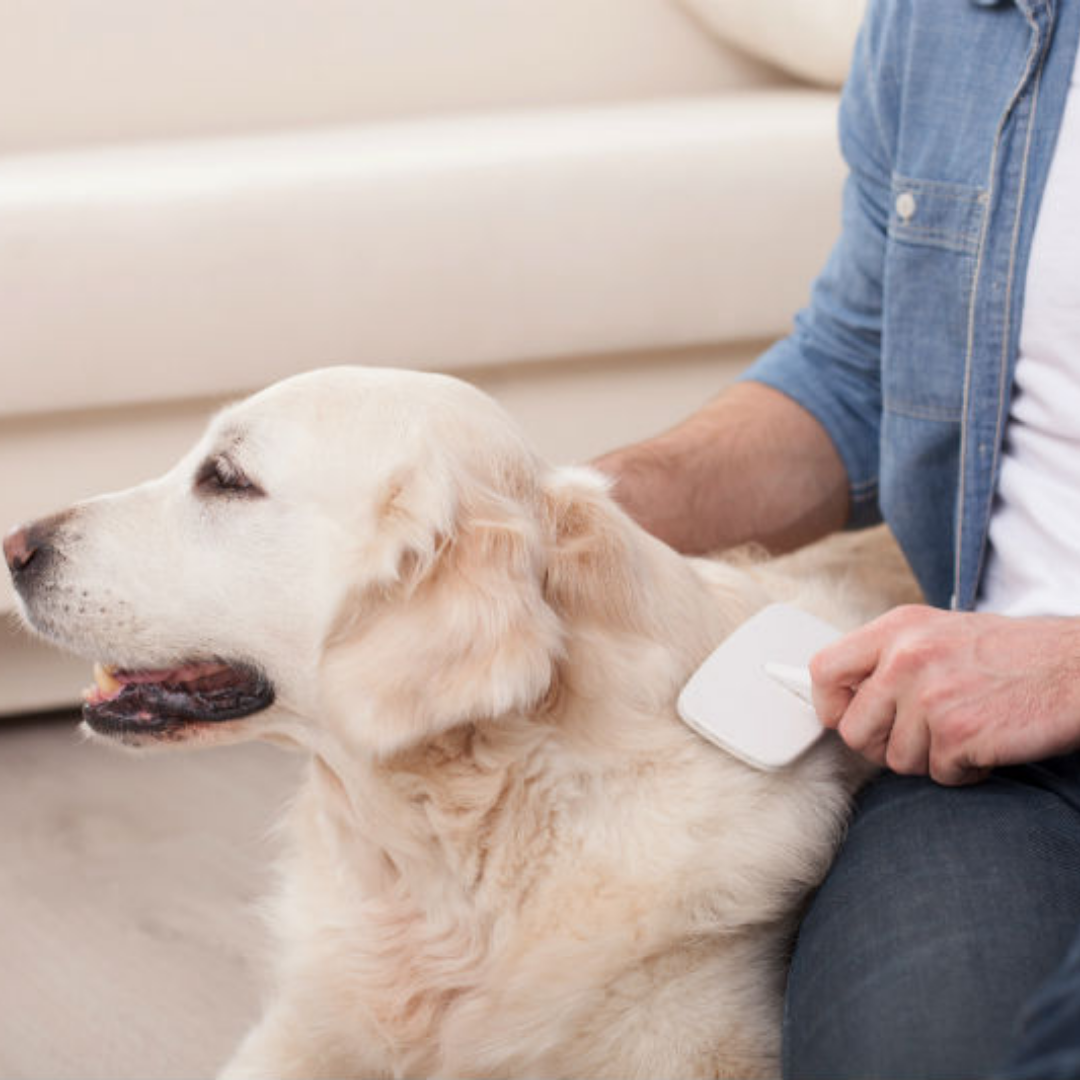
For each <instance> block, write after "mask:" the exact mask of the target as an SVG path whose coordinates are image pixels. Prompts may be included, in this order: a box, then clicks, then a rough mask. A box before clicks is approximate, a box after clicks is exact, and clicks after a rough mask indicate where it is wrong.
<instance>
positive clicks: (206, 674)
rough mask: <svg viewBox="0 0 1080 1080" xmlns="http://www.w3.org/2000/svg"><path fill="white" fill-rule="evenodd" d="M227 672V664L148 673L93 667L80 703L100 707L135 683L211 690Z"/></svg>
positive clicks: (107, 666)
mask: <svg viewBox="0 0 1080 1080" xmlns="http://www.w3.org/2000/svg"><path fill="white" fill-rule="evenodd" d="M231 678H232V673H231V669H230V668H229V666H228V665H227V664H217V663H210V662H208V663H196V664H183V665H181V666H180V667H173V668H158V669H156V670H149V671H125V670H122V669H118V668H115V667H113V666H112V665H107V664H95V665H94V685H93V686H91V687H88V688H87V689H86V690H84V691H83V695H82V696H83V700H84V701H85V702H87V703H88V704H90V705H100V704H101V703H102V702H103V701H111V700H112V699H113V698H115V697H117V696H118V695H119V694H120V692H121V691H122V690H123V689H124V687H125V686H131V685H135V684H139V683H143V684H145V683H160V684H162V685H166V686H185V687H191V689H198V690H212V689H214V688H215V687H216V686H220V685H223V684H224V683H226V682H229V681H230V680H231Z"/></svg>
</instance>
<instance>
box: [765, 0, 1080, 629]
mask: <svg viewBox="0 0 1080 1080" xmlns="http://www.w3.org/2000/svg"><path fill="white" fill-rule="evenodd" d="M1078 41H1080V0H871V5H870V9H869V12H868V14H867V17H866V21H865V23H864V25H863V28H862V31H861V33H860V35H859V40H858V44H857V45H856V49H855V56H854V60H853V64H852V69H851V73H850V75H849V77H848V81H847V84H846V85H845V87H844V92H843V95H842V97H841V105H840V143H841V148H842V150H843V153H844V157H845V159H846V161H847V163H848V167H849V177H848V181H847V184H846V187H845V190H844V202H843V217H842V229H841V235H840V239H839V240H838V242H837V244H836V246H835V248H834V249H833V252H832V254H831V255H830V257H829V260H828V262H827V263H826V265H825V268H824V269H823V271H822V273H821V274H820V276H819V277H818V279H817V281H816V282H815V283H814V287H813V291H812V295H811V298H810V302H809V305H808V307H807V308H806V309H805V310H804V311H802V312H801V313H800V314H799V315H798V317H797V318H796V321H795V329H794V331H793V332H792V334H791V336H790V337H788V338H786V339H784V340H783V341H780V342H779V343H777V344H776V345H775V346H773V348H771V349H770V350H769V351H768V352H766V353H765V354H764V355H763V356H762V357H760V358H759V359H758V361H757V362H756V363H755V364H754V365H753V366H752V367H751V368H750V369H749V370H748V372H747V373H746V375H745V376H744V378H749V379H753V380H756V381H759V382H763V383H766V384H768V385H770V386H773V387H775V388H776V389H778V390H780V391H782V392H784V393H785V394H787V395H789V396H790V397H792V398H794V399H795V400H796V401H798V402H799V403H800V404H802V405H803V406H804V407H805V408H806V409H808V410H809V411H810V412H811V413H812V414H813V415H814V416H816V417H817V419H818V420H819V421H820V422H821V423H822V424H823V425H824V427H825V429H826V430H827V431H828V433H829V435H830V436H831V438H832V440H833V442H834V443H835V445H836V448H837V451H838V452H839V454H840V457H841V459H842V461H843V463H844V466H845V468H846V469H847V474H848V479H849V484H850V507H851V516H850V524H851V525H852V526H859V525H865V524H871V523H873V522H875V521H878V520H881V519H882V518H884V520H885V521H887V522H888V523H889V525H890V526H891V528H892V530H893V532H894V533H895V534H896V537H897V539H898V541H899V542H900V545H901V547H902V548H903V549H904V552H905V554H906V555H907V557H908V560H909V562H910V563H911V565H912V568H913V570H914V571H915V574H916V576H917V577H918V579H919V582H920V584H921V585H922V587H923V591H924V592H925V594H926V598H927V600H928V602H929V603H932V604H936V605H939V606H946V605H949V606H951V607H954V608H959V609H964V610H969V609H971V608H972V607H974V604H975V600H976V597H977V594H978V588H979V578H980V575H981V572H982V568H983V561H984V557H985V553H986V543H987V539H986V538H987V529H988V525H989V520H990V514H991V510H992V507H993V500H994V489H995V486H996V482H997V474H998V467H999V463H1000V454H1001V445H1002V439H1003V437H1004V431H1005V424H1006V421H1007V419H1008V415H1009V398H1010V391H1011V387H1012V375H1013V368H1014V364H1015V360H1016V353H1017V343H1018V340H1019V333H1020V316H1021V312H1022V310H1023V300H1024V284H1025V278H1026V271H1027V264H1028V255H1029V252H1030V248H1031V240H1032V236H1033V234H1034V228H1035V219H1036V216H1037V214H1038V208H1039V201H1040V198H1041V196H1042V191H1043V187H1044V185H1045V181H1046V176H1047V172H1048V170H1049V166H1050V160H1051V157H1052V155H1053V152H1054V142H1055V139H1056V137H1057V132H1058V128H1059V126H1060V123H1061V118H1062V113H1063V111H1064V105H1065V98H1066V95H1067V92H1068V87H1069V81H1070V78H1071V75H1072V69H1073V63H1074V61H1075V57H1076V50H1077V44H1078ZM1077 197H1078V198H1080V193H1078V195H1077ZM1077 302H1078V303H1080V282H1077ZM1077 362H1078V363H1080V356H1078V357H1077ZM1077 527H1078V528H1080V522H1078V523H1077Z"/></svg>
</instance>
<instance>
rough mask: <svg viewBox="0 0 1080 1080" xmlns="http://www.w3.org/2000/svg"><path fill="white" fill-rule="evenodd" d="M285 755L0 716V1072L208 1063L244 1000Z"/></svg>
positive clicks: (194, 1068)
mask: <svg viewBox="0 0 1080 1080" xmlns="http://www.w3.org/2000/svg"><path fill="white" fill-rule="evenodd" d="M301 765H302V762H301V760H300V759H299V758H298V757H294V756H291V755H288V754H286V753H284V752H282V751H278V750H274V749H272V748H270V747H264V746H255V745H253V746H243V747H234V748H227V749H226V748H223V749H219V750H210V751H205V752H202V753H199V752H187V753H185V752H173V753H159V754H153V755H148V756H143V757H131V756H128V755H126V754H122V753H120V752H116V751H111V750H109V749H107V748H103V747H99V746H95V745H90V744H86V743H83V742H82V741H81V740H80V739H79V737H78V736H77V735H76V732H75V720H74V718H71V719H68V718H64V719H63V720H59V721H58V720H51V721H50V722H37V723H29V722H28V723H12V722H11V721H4V720H0V1077H5V1078H8V1077H11V1078H14V1077H27V1078H30V1077H87V1078H94V1077H148V1078H152V1077H199V1076H210V1075H212V1074H213V1073H214V1072H215V1071H216V1069H217V1068H218V1067H219V1066H220V1065H221V1064H222V1063H223V1061H224V1060H225V1059H227V1057H228V1055H229V1053H230V1051H231V1049H232V1048H233V1046H234V1045H235V1044H236V1042H237V1041H238V1040H239V1038H240V1036H241V1035H242V1034H243V1032H244V1030H245V1029H246V1027H247V1025H248V1024H249V1023H251V1021H252V1020H253V1019H254V1018H255V1017H256V1015H257V1013H258V1009H259V993H260V989H259V987H260V984H261V965H262V962H263V957H264V955H265V954H264V945H265V942H266V938H265V936H264V933H263V929H262V926H261V925H260V923H259V920H258V917H257V915H256V914H255V912H254V904H255V901H256V900H257V899H258V897H259V896H260V895H261V894H262V892H263V891H264V889H265V887H266V883H267V880H268V868H269V864H270V860H271V857H272V854H273V850H274V844H273V841H272V838H271V837H270V835H269V830H270V827H271V825H272V823H273V821H274V818H275V816H276V814H277V813H278V811H279V810H280V808H281V806H282V804H283V803H284V801H285V800H286V799H287V798H288V797H289V795H290V794H291V792H292V791H293V789H294V787H295V784H296V778H297V774H298V770H299V768H300V767H301Z"/></svg>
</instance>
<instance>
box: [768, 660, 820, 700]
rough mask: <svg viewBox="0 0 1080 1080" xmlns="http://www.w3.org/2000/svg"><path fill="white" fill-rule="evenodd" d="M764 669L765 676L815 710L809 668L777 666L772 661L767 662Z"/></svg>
mask: <svg viewBox="0 0 1080 1080" xmlns="http://www.w3.org/2000/svg"><path fill="white" fill-rule="evenodd" d="M764 668H765V674H766V675H768V676H769V678H770V679H772V680H773V682H776V683H779V684H780V685H781V686H782V687H783V688H784V689H785V690H788V691H790V692H791V693H792V694H794V695H795V696H796V697H797V698H799V699H800V700H801V701H804V702H805V703H806V704H807V705H809V706H810V707H811V708H813V705H814V691H813V685H812V683H811V680H810V669H809V668H805V667H799V666H797V665H795V664H776V663H773V662H772V661H766V663H765V665H764Z"/></svg>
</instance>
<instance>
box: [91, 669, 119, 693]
mask: <svg viewBox="0 0 1080 1080" xmlns="http://www.w3.org/2000/svg"><path fill="white" fill-rule="evenodd" d="M113 670H114V669H113V668H111V667H106V666H105V665H104V664H95V665H94V682H95V684H96V685H97V688H98V689H99V690H100V691H101V692H102V693H103V694H105V695H106V697H111V696H112V695H113V694H117V693H119V692H120V690H121V689H123V686H124V684H123V683H122V682H120V680H119V679H116V678H114V677H113Z"/></svg>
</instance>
